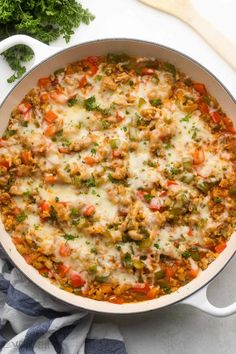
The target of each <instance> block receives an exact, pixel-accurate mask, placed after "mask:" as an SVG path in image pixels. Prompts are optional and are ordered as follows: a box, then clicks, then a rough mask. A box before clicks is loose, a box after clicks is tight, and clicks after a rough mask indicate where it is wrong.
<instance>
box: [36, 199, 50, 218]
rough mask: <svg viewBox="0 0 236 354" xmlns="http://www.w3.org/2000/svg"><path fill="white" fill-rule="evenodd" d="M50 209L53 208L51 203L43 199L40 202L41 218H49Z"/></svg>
mask: <svg viewBox="0 0 236 354" xmlns="http://www.w3.org/2000/svg"><path fill="white" fill-rule="evenodd" d="M50 210H51V205H50V204H49V203H48V202H46V201H42V202H41V203H40V204H39V213H40V216H41V218H48V217H49V216H50Z"/></svg>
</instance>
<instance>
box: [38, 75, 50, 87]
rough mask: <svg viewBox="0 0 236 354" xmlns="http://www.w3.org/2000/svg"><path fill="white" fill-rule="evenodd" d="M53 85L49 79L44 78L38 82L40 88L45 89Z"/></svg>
mask: <svg viewBox="0 0 236 354" xmlns="http://www.w3.org/2000/svg"><path fill="white" fill-rule="evenodd" d="M50 83H51V79H50V78H49V77H42V78H41V79H39V80H38V86H39V87H40V88H45V87H47V86H48V85H49V84H50Z"/></svg>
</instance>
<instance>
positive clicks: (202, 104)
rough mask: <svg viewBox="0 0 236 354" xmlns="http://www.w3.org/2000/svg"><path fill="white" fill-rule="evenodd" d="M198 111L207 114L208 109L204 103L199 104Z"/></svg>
mask: <svg viewBox="0 0 236 354" xmlns="http://www.w3.org/2000/svg"><path fill="white" fill-rule="evenodd" d="M198 109H199V111H201V113H209V107H208V105H207V104H206V103H205V102H199V103H198Z"/></svg>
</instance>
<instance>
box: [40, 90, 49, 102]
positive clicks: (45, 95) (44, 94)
mask: <svg viewBox="0 0 236 354" xmlns="http://www.w3.org/2000/svg"><path fill="white" fill-rule="evenodd" d="M40 100H41V101H42V102H43V103H45V102H48V100H49V94H48V93H47V92H42V93H41V94H40Z"/></svg>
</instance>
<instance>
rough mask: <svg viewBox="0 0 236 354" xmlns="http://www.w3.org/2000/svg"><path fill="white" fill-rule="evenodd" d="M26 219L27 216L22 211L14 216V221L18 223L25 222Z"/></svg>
mask: <svg viewBox="0 0 236 354" xmlns="http://www.w3.org/2000/svg"><path fill="white" fill-rule="evenodd" d="M26 218H27V215H26V214H25V212H24V211H22V212H21V213H20V214H18V215H17V216H16V220H17V221H18V222H23V221H25V219H26Z"/></svg>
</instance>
